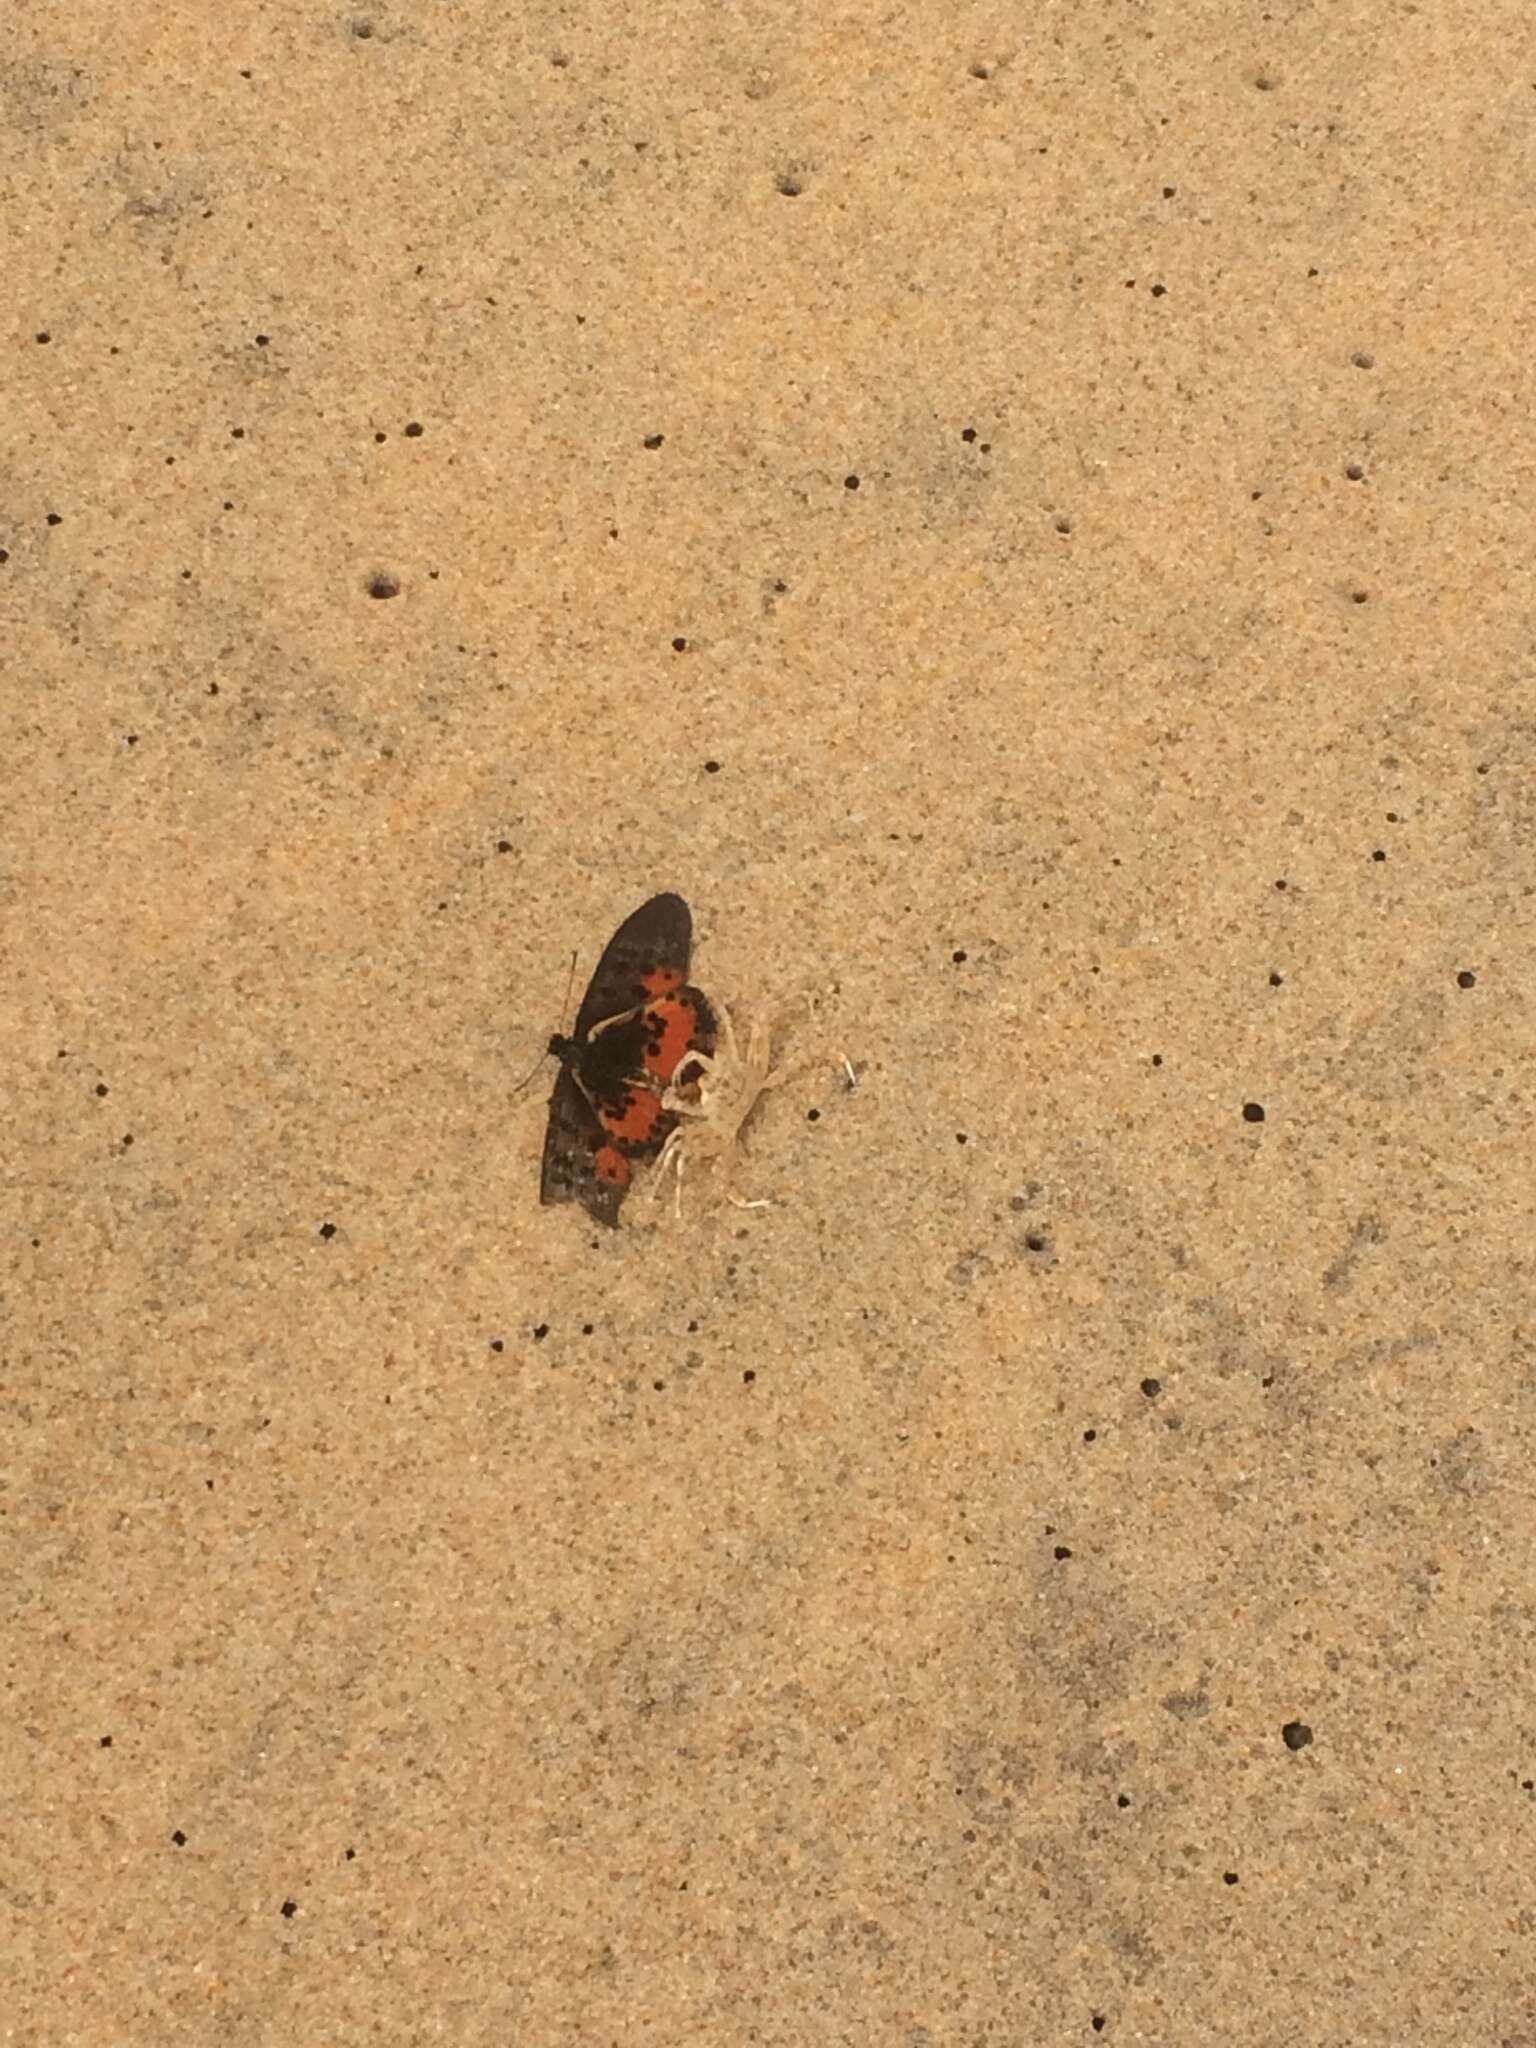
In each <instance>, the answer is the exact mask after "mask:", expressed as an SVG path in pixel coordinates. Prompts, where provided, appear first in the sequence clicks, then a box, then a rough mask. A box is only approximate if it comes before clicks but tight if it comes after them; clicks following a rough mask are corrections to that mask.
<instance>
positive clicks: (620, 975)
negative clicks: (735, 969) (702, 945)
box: [573, 893, 693, 1038]
mask: <svg viewBox="0 0 1536 2048" xmlns="http://www.w3.org/2000/svg"><path fill="white" fill-rule="evenodd" d="M692 951H693V916H692V913H691V912H690V911H689V908H688V906H687V904H686V903H685V902H684V901H683V899H682V897H681V896H674V895H671V894H670V893H669V894H667V895H664V896H653V897H652V898H651V900H650V901H649V902H648V903H642V904H641V906H640V908H639V909H638V910H633V911H631V912H630V914H629V916H628V917H626V918H625V920H624V922H623V923H622V924H621V925H620V926H619V928H618V930H617V931H616V932H615V933H614V935H613V937H612V938H611V939H610V940H609V941H608V944H607V946H606V947H605V948H604V950H603V957H602V959H601V960H599V961H598V963H597V966H596V968H595V969H594V970H593V974H592V979H591V981H590V982H589V983H588V984H587V992H586V994H585V995H584V996H583V997H582V999H581V1008H580V1009H579V1010H578V1011H577V1012H576V1028H575V1032H574V1033H573V1036H575V1037H576V1038H585V1037H587V1036H588V1034H589V1033H590V1032H591V1031H592V1030H593V1028H594V1027H595V1026H596V1025H598V1024H605V1023H606V1022H607V1021H608V1019H609V1018H610V1017H620V1016H622V1015H623V1014H624V1012H625V1011H626V1010H633V1009H635V1008H636V1007H637V1006H638V1005H639V1004H641V1003H643V1002H644V1001H645V1000H646V998H647V996H648V995H650V994H652V993H653V992H654V988H655V983H654V980H653V979H652V977H654V976H655V975H656V974H657V972H658V971H665V972H668V973H671V974H675V975H676V985H677V986H678V987H681V986H682V984H683V983H684V982H685V981H686V980H687V979H688V961H689V957H690V955H691V953H692Z"/></svg>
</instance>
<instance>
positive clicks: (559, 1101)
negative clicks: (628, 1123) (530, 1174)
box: [539, 948, 624, 1226]
mask: <svg viewBox="0 0 1536 2048" xmlns="http://www.w3.org/2000/svg"><path fill="white" fill-rule="evenodd" d="M609 950H610V951H611V950H612V948H610V949H609ZM605 1135H606V1134H605V1132H604V1130H603V1127H602V1125H601V1124H600V1123H599V1122H598V1118H597V1112H596V1110H595V1109H594V1108H593V1107H592V1105H591V1103H590V1102H589V1101H588V1100H587V1098H586V1096H585V1095H584V1094H583V1093H582V1091H581V1089H580V1087H579V1086H578V1084H577V1081H576V1076H575V1075H574V1074H573V1073H572V1072H571V1070H570V1068H569V1067H562V1068H561V1069H560V1072H559V1074H558V1075H557V1076H556V1077H555V1087H554V1093H553V1094H552V1095H551V1096H550V1098H549V1128H548V1130H547V1131H546V1132H545V1134H544V1166H543V1170H542V1172H541V1174H540V1176H539V1200H540V1201H541V1202H544V1203H551V1202H580V1203H581V1205H582V1207H583V1208H584V1209H586V1210H587V1211H588V1212H589V1214H591V1215H593V1216H595V1217H596V1218H597V1220H598V1222H599V1223H607V1224H609V1225H610V1226H611V1225H615V1224H617V1222H618V1220H619V1204H620V1202H622V1201H623V1199H624V1190H623V1188H622V1187H614V1186H610V1185H609V1184H608V1183H607V1182H606V1181H603V1180H600V1179H599V1178H598V1174H597V1167H596V1158H597V1152H598V1149H599V1148H600V1147H601V1145H602V1144H603V1142H604V1138H605Z"/></svg>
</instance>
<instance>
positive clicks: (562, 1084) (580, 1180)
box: [539, 894, 715, 1226]
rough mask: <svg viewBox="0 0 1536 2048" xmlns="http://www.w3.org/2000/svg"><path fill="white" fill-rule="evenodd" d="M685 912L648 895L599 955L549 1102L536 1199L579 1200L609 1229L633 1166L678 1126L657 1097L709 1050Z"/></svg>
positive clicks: (559, 1043)
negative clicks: (692, 978)
mask: <svg viewBox="0 0 1536 2048" xmlns="http://www.w3.org/2000/svg"><path fill="white" fill-rule="evenodd" d="M692 947H693V917H692V914H691V912H690V911H689V908H688V906H687V904H686V903H685V902H684V901H683V899H682V897H681V896H674V895H670V894H669V895H664V896H653V897H652V898H651V899H650V901H649V902H648V903H642V904H641V906H640V908H639V909H638V910H635V911H632V912H631V913H630V915H629V916H628V917H626V918H625V920H624V922H623V923H622V924H621V925H620V926H619V928H618V930H617V931H616V932H615V933H614V935H613V937H612V938H611V939H610V940H609V941H608V944H607V946H606V947H605V948H604V949H603V956H602V958H601V959H600V960H599V961H598V963H597V967H596V969H595V970H594V972H593V975H592V979H591V981H590V982H589V983H588V986H587V992H586V994H585V995H584V996H583V997H582V999H581V1008H580V1009H579V1010H578V1011H577V1012H576V1023H575V1026H574V1028H573V1029H572V1031H571V1034H570V1036H569V1037H566V1036H564V1035H563V1034H562V1033H560V1032H556V1033H555V1035H554V1037H553V1038H551V1039H550V1041H549V1050H550V1052H551V1053H553V1055H554V1056H555V1058H556V1059H557V1060H559V1062H560V1072H559V1073H558V1075H557V1076H556V1077H555V1086H554V1092H553V1094H552V1095H551V1096H550V1098H549V1126H548V1129H547V1130H546V1132H545V1135H544V1164H543V1170H542V1173H541V1175H540V1180H539V1200H540V1201H541V1202H545V1203H551V1202H580V1203H581V1205H582V1207H583V1208H584V1209H585V1210H586V1211H587V1213H588V1214H589V1215H591V1216H593V1217H595V1218H596V1219H597V1221H598V1222H599V1223H606V1224H608V1225H610V1226H616V1225H617V1223H618V1220H619V1208H620V1205H621V1204H622V1202H623V1200H624V1197H625V1194H626V1193H627V1192H628V1189H629V1184H630V1181H631V1179H632V1178H633V1176H634V1170H635V1167H636V1165H637V1164H641V1163H643V1162H644V1161H646V1160H649V1159H654V1158H655V1157H656V1155H657V1154H658V1153H659V1152H660V1151H661V1149H662V1147H663V1146H664V1145H665V1144H666V1141H667V1139H668V1138H669V1137H670V1136H671V1134H672V1132H673V1130H674V1129H675V1128H676V1125H677V1117H676V1115H675V1113H674V1112H673V1111H671V1110H669V1109H667V1108H666V1107H665V1105H664V1104H663V1101H662V1097H663V1096H664V1094H665V1093H666V1091H667V1088H668V1087H669V1085H670V1084H671V1082H672V1078H673V1076H674V1075H675V1074H676V1072H677V1070H678V1068H679V1066H680V1065H681V1064H682V1063H683V1061H684V1060H685V1059H686V1058H687V1057H688V1055H689V1054H690V1053H702V1054H704V1055H705V1056H706V1057H708V1056H709V1055H711V1054H712V1053H713V1052H714V1050H715V1018H714V1013H713V1011H712V1010H711V1008H710V1005H709V1001H708V999H707V998H706V997H705V996H704V994H703V993H702V992H701V991H700V990H699V989H696V988H691V987H690V986H689V985H688V963H689V957H690V954H691V952H692Z"/></svg>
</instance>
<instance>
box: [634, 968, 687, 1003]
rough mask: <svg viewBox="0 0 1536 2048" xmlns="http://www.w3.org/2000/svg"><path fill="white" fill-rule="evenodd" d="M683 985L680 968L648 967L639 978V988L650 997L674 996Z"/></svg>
mask: <svg viewBox="0 0 1536 2048" xmlns="http://www.w3.org/2000/svg"><path fill="white" fill-rule="evenodd" d="M682 985H683V970H682V969H681V968H680V967H648V968H647V969H646V971H645V973H644V974H642V975H641V977H640V986H641V987H642V988H643V989H644V990H645V992H646V994H647V995H648V996H651V997H653V998H654V997H656V996H670V995H674V994H675V993H676V992H677V990H678V989H680V988H681V987H682Z"/></svg>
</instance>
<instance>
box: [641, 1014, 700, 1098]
mask: <svg viewBox="0 0 1536 2048" xmlns="http://www.w3.org/2000/svg"><path fill="white" fill-rule="evenodd" d="M645 1020H646V1022H647V1024H648V1025H649V1026H650V1028H651V1039H652V1042H653V1043H654V1042H655V1041H656V1040H657V1039H659V1040H660V1041H661V1048H660V1050H659V1051H658V1052H654V1053H653V1052H652V1051H651V1050H650V1047H649V1046H647V1048H646V1054H645V1068H646V1072H647V1073H648V1074H654V1075H655V1076H656V1078H657V1079H658V1080H659V1081H663V1082H665V1081H670V1080H671V1078H672V1076H673V1075H674V1074H675V1073H676V1072H677V1066H678V1062H679V1060H681V1058H682V1057H683V1054H684V1053H685V1052H687V1050H688V1048H689V1046H690V1045H691V1044H692V1043H693V1040H694V1037H695V1035H696V1034H697V1032H698V1028H699V1013H698V1011H697V1010H696V1009H695V1008H694V1006H693V1004H692V1003H690V1002H660V1003H652V1004H651V1006H650V1008H649V1009H648V1010H647V1011H646V1013H645Z"/></svg>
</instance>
